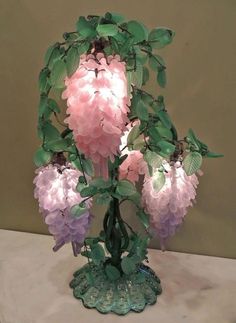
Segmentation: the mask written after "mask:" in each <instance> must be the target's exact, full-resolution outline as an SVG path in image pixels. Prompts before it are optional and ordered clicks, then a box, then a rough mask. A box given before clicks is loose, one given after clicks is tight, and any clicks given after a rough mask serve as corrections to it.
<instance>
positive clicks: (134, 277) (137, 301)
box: [70, 262, 162, 315]
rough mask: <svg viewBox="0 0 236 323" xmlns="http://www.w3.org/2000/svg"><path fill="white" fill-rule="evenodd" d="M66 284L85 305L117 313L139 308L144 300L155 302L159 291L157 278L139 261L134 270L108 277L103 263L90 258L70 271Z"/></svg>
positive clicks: (141, 307) (159, 286)
mask: <svg viewBox="0 0 236 323" xmlns="http://www.w3.org/2000/svg"><path fill="white" fill-rule="evenodd" d="M70 287H71V288H73V290H74V291H73V292H74V296H75V297H76V298H78V299H81V300H82V301H83V304H84V306H85V307H88V308H96V309H97V310H98V311H99V312H101V313H109V312H114V313H116V314H119V315H124V314H126V313H128V312H129V311H134V312H141V311H143V310H144V308H145V306H146V305H147V304H149V305H152V304H154V303H155V302H156V299H157V295H159V294H161V291H162V289H161V285H160V280H159V278H158V277H157V276H156V275H155V273H154V271H153V270H152V269H150V268H149V267H148V266H145V265H143V264H140V266H139V267H138V269H137V271H136V272H135V273H132V274H130V275H123V276H122V277H120V278H119V279H117V280H113V281H112V280H109V279H108V277H107V275H106V274H105V272H104V265H103V264H101V265H99V266H98V265H94V264H93V263H92V262H90V263H89V264H87V265H85V266H84V267H82V268H81V269H79V270H77V271H76V272H75V273H74V279H73V280H72V281H71V283H70Z"/></svg>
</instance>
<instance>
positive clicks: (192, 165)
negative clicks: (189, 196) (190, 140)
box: [183, 151, 202, 176]
mask: <svg viewBox="0 0 236 323" xmlns="http://www.w3.org/2000/svg"><path fill="white" fill-rule="evenodd" d="M201 165H202V155H201V154H199V153H198V152H196V151H193V152H190V153H189V154H188V155H187V156H186V157H185V158H184V160H183V168H184V170H185V172H186V174H187V175H188V176H190V175H193V174H194V173H196V171H197V170H198V169H200V167H201Z"/></svg>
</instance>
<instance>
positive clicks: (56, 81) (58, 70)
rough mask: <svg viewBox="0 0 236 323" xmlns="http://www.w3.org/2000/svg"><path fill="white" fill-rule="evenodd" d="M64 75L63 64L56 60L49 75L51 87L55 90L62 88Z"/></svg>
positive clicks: (64, 67) (64, 68) (61, 61)
mask: <svg viewBox="0 0 236 323" xmlns="http://www.w3.org/2000/svg"><path fill="white" fill-rule="evenodd" d="M66 75H67V72H66V64H65V62H64V61H63V60H61V59H59V60H57V61H56V62H55V64H54V65H53V67H52V71H51V75H50V82H51V85H52V86H53V87H54V88H56V89H62V88H64V86H65V77H66Z"/></svg>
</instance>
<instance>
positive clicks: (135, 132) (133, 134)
mask: <svg viewBox="0 0 236 323" xmlns="http://www.w3.org/2000/svg"><path fill="white" fill-rule="evenodd" d="M139 135H140V130H139V125H138V124H137V125H135V126H133V128H132V129H131V131H130V132H129V134H128V137H127V145H128V146H129V145H132V144H133V142H134V140H135V139H137V138H138V136H139Z"/></svg>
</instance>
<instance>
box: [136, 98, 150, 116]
mask: <svg viewBox="0 0 236 323" xmlns="http://www.w3.org/2000/svg"><path fill="white" fill-rule="evenodd" d="M136 113H137V116H138V118H139V119H140V120H143V121H148V119H149V116H148V109H147V106H146V104H145V103H144V102H143V101H142V100H140V101H139V102H138V104H137V106H136Z"/></svg>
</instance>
